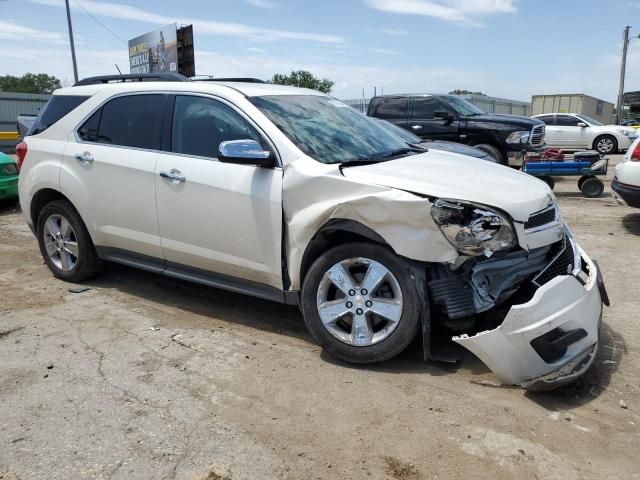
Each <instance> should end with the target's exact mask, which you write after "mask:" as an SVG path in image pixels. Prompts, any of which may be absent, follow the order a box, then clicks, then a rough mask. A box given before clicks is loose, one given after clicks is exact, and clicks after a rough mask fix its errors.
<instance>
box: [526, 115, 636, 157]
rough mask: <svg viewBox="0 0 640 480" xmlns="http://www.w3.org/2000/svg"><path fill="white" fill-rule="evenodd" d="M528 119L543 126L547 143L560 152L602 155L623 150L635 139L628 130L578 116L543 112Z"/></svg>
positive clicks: (629, 128)
mask: <svg viewBox="0 0 640 480" xmlns="http://www.w3.org/2000/svg"><path fill="white" fill-rule="evenodd" d="M532 118H537V119H538V120H542V121H543V122H544V123H545V124H546V126H547V135H546V138H547V144H548V145H549V146H550V147H552V148H561V149H563V150H582V149H587V150H596V151H597V152H598V153H600V154H602V155H605V154H608V153H617V152H618V151H624V150H627V149H628V148H629V147H630V146H631V144H632V143H633V141H634V140H635V139H636V138H638V132H637V131H636V130H635V129H634V128H631V127H624V126H621V125H605V124H603V123H601V122H599V121H598V120H595V119H593V118H591V117H588V116H587V115H583V114H581V113H543V114H541V115H535V116H534V117H532Z"/></svg>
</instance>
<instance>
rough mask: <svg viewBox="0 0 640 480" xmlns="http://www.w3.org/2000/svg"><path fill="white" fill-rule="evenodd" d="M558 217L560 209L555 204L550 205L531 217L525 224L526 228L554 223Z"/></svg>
mask: <svg viewBox="0 0 640 480" xmlns="http://www.w3.org/2000/svg"><path fill="white" fill-rule="evenodd" d="M557 218H558V210H557V207H556V205H555V204H553V205H551V206H550V207H547V208H545V209H544V210H540V211H539V212H536V213H534V214H533V215H531V216H530V217H529V220H527V221H526V223H525V224H524V228H525V230H531V229H533V228H538V227H542V226H543V225H547V224H548V223H554V222H555V221H556V220H557Z"/></svg>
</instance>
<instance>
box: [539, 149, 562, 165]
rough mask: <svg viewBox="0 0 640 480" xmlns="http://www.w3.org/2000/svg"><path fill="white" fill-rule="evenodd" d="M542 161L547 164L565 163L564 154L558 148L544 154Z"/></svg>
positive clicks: (547, 150) (548, 150)
mask: <svg viewBox="0 0 640 480" xmlns="http://www.w3.org/2000/svg"><path fill="white" fill-rule="evenodd" d="M542 160H543V161H545V162H564V153H562V150H560V149H558V148H547V149H546V150H545V151H544V152H542Z"/></svg>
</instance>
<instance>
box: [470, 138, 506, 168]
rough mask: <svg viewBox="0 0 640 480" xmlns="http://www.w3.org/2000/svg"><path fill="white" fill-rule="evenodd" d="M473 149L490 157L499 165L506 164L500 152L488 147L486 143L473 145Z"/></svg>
mask: <svg viewBox="0 0 640 480" xmlns="http://www.w3.org/2000/svg"><path fill="white" fill-rule="evenodd" d="M474 147H475V148H477V149H478V150H482V151H483V152H485V153H488V154H489V155H491V156H492V157H493V158H494V159H495V161H496V163H499V164H501V165H506V164H507V161H506V159H505V158H504V155H502V152H500V150H498V149H497V148H496V147H494V146H493V145H489V144H488V143H480V144H478V145H474Z"/></svg>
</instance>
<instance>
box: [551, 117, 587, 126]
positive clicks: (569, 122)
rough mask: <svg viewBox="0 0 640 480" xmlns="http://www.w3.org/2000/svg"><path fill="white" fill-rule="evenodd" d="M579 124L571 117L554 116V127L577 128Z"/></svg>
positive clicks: (576, 119) (578, 121)
mask: <svg viewBox="0 0 640 480" xmlns="http://www.w3.org/2000/svg"><path fill="white" fill-rule="evenodd" d="M580 122H581V120H579V119H578V118H576V117H572V116H571V115H556V125H559V126H561V127H577V126H578V123H580Z"/></svg>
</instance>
